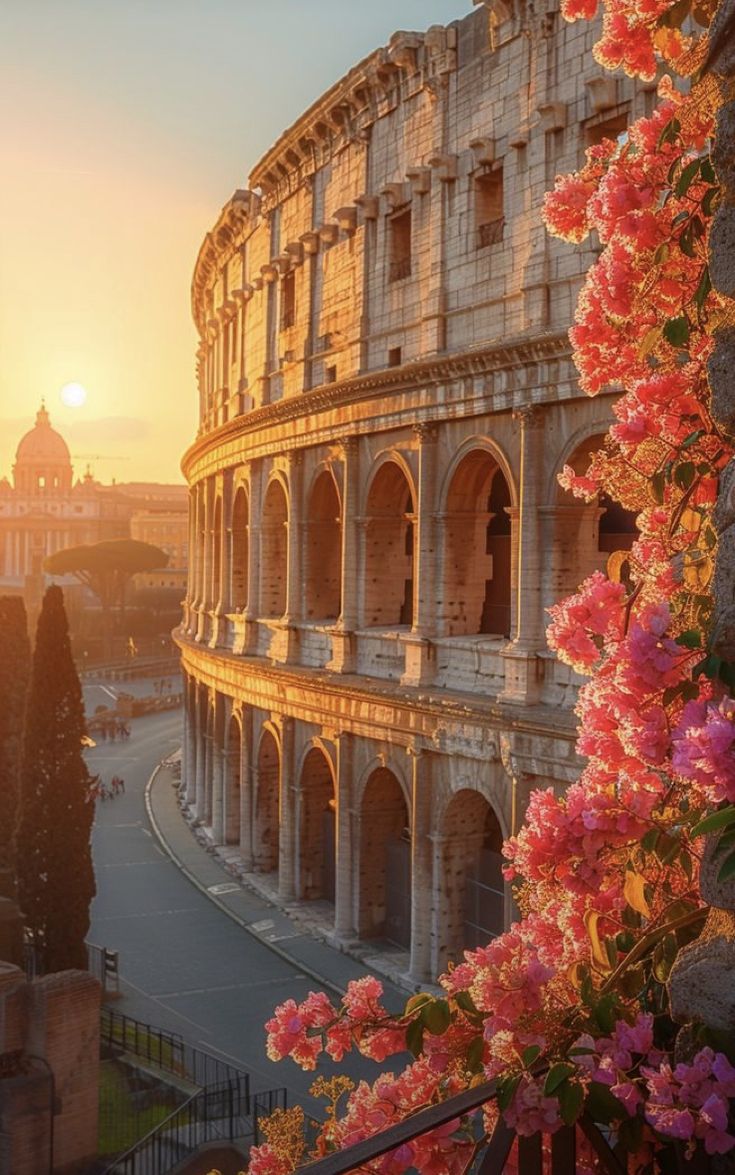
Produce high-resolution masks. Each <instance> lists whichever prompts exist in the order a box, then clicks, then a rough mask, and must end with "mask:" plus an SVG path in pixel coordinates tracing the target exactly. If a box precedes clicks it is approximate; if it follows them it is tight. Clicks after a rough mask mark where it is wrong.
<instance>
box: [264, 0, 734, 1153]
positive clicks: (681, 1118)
mask: <svg viewBox="0 0 735 1175" xmlns="http://www.w3.org/2000/svg"><path fill="white" fill-rule="evenodd" d="M603 7H604V11H603V17H602V36H601V38H600V40H599V41H598V43H597V45H596V47H595V51H594V52H595V57H596V59H597V61H598V62H600V63H601V64H603V65H604V66H606V67H608V68H610V69H618V68H622V69H624V70H625V71H626V72H627V73H628V74H630V75H632V76H637V77H640V78H642V79H644V80H649V81H650V80H651V79H653V78H654V77H655V76H656V74H657V73H658V72H659V67H660V65H661V64H662V63H663V64H664V66H665V67H668V68H669V69H670V70H671V71H672V73H675V74H676V75H678V77H679V79H680V80H679V81H678V82H677V81H674V80H672V78H671V77H669V76H664V77H663V79H662V80H661V81H660V82H659V97H660V101H659V105H658V107H657V109H656V110H655V111H654V112H653V113H652V114H651V115H650V116H649V117H646V118H643V119H640V120H639V121H638V122H636V123H635V124H633V125H632V126H631V127H630V128H629V129H628V132H627V133H626V134H625V135H624V136H622V137H621V138H620V139H618V140H617V141H615V142H613V141H610V140H607V141H604V142H603V143H602V144H601V145H599V146H595V147H592V148H590V149H589V150H588V152H587V160H586V163H585V165H584V167H583V168H582V169H581V171H580V172H579V173H578V174H577V175H575V176H571V177H570V176H567V177H563V178H559V179H557V181H556V185H555V187H554V190H553V192H551V193H549V195H548V197H547V199H546V204H545V210H544V216H545V220H546V224H547V227H548V229H549V231H550V232H551V233H552V234H554V235H556V236H558V237H561V238H562V239H564V240H566V241H569V242H572V243H579V242H581V241H583V240H584V239H585V237H587V236H588V235H589V234H590V233H595V234H596V236H597V238H598V240H599V242H600V244H601V246H602V249H601V252H600V255H599V258H598V260H597V261H596V262H595V264H594V265H593V267H592V268H591V270H590V271H589V273H588V275H587V279H586V282H585V285H584V288H583V289H582V292H581V295H580V298H579V302H578V307H577V314H576V319H575V323H574V326H573V327H572V329H571V331H570V340H571V343H572V347H573V352H574V359H575V362H576V366H577V369H578V372H579V381H580V385H581V387H582V388H583V390H584V391H585V392H587V393H588V394H589V395H595V394H596V393H598V392H600V391H602V390H603V389H606V390H609V389H610V388H611V387H614V388H616V389H619V391H620V395H619V397H618V399H617V402H616V404H615V408H614V416H615V420H614V423H613V425H612V427H611V429H610V431H609V434H608V437H607V439H606V443H605V446H604V448H603V449H602V450H601V451H600V452H599V453H598V454H596V455H595V456H594V457H593V459H592V462H591V465H590V467H589V468H588V469H587V470H586V471H585V472H584V473H579V472H575V471H574V470H572V469H571V468H566V469H565V470H564V473H563V475H562V477H561V479H560V480H561V482H562V484H563V485H564V486H565V487H566V488H567V489H569V490H571V491H572V492H573V493H575V494H577V495H578V496H581V497H585V498H587V499H589V500H592V499H594V497H595V495H597V494H598V493H600V492H603V491H604V492H605V493H607V494H609V495H610V496H611V497H612V498H613V499H615V500H617V501H619V502H621V503H622V504H623V505H624V506H625V507H626V508H628V509H632V510H635V511H636V512H637V516H638V531H639V536H638V539H637V541H636V542H635V543H634V545H633V548H632V550H631V551H630V552H628V553H626V554H625V556H624V558H623V559H620V558H618V559H617V560H611V563H610V568H609V572H608V575H607V576H606V575H603V574H602V573H599V572H598V573H596V574H595V575H593V576H591V577H590V578H589V579H588V580H586V581H585V583H583V584H582V585H581V587H580V589H579V591H578V593H577V594H576V595H575V596H573V597H572V598H571V599H568V600H565V601H564V602H563V603H561V604H559V605H558V606H556V607H555V608H553V609H551V626H550V629H549V643H550V645H551V647H552V648H553V649H554V650H555V651H556V654H557V656H558V657H559V658H560V659H561V660H563V661H565V662H567V663H568V664H569V665H570V666H572V667H573V668H574V669H575V670H577V671H578V672H580V673H583V674H586V675H589V680H588V681H587V683H586V684H584V685H583V687H582V688H581V689H580V691H579V699H578V706H577V713H578V717H579V741H578V751H579V753H580V755H582V756H584V758H585V759H586V765H585V767H584V769H583V771H582V774H581V776H580V778H579V779H578V781H577V782H576V783H575V784H574V785H573V786H571V787H569V789H568V790H567V792H566V794H565V795H564V796H563V797H561V798H559V797H556V796H554V794H553V793H552V792H551V791H538V792H535V793H534V794H533V795H532V796H531V800H530V804H529V807H528V811H527V815H526V821H525V824H524V826H523V827H522V828H521V830H520V832H519V833H518V835H517V836H515V837H513V838H512V839H511V840H509V841H508V842H507V844H506V845H505V849H504V852H505V855H506V859H507V868H506V877H507V879H508V880H509V881H510V882H511V883H512V884H513V885H514V887H515V896H516V900H517V903H518V906H519V908H520V911H521V918H520V921H518V922H517V923H516V924H514V925H513V926H512V927H511V929H510V930H508V931H507V932H506V933H505V934H503V935H502V936H500V937H499V938H497V939H495V940H494V941H493V942H491V943H490V944H489V945H488V946H486V947H482V948H480V949H478V950H475V951H471V952H467V953H466V954H465V958H464V960H463V961H462V962H461V963H459V964H457V965H456V966H453V967H451V968H450V970H449V971H448V973H447V974H446V975H444V976H442V977H441V978H440V983H441V985H442V987H443V988H444V995H443V997H442V998H435V997H433V996H430V995H428V994H427V995H424V994H422V995H418V996H414V997H412V998H411V999H410V1000H409V1001H408V1003H407V1005H406V1007H405V1010H404V1012H403V1014H402V1015H400V1016H390V1015H389V1014H388V1013H387V1012H386V1011H385V1009H384V1008H383V1006H382V1004H381V1002H380V996H381V987H380V984H379V982H378V981H377V980H374V979H368V980H361V981H360V982H359V983H357V984H352V985H350V989H349V992H348V995H347V997H346V998H345V1000H344V1003H343V1004H342V1006H341V1007H339V1008H337V1007H335V1006H333V1005H332V1004H331V1003H330V1002H329V1001H328V1000H327V998H326V997H325V996H317V995H310V996H309V998H308V999H307V1000H305V1001H304V1002H303V1003H301V1004H299V1005H297V1004H296V1003H295V1002H294V1001H288V1002H287V1003H286V1004H284V1005H283V1006H282V1007H281V1008H279V1009H278V1011H277V1012H276V1014H275V1015H274V1017H273V1019H272V1020H270V1021H269V1023H268V1026H267V1028H268V1052H269V1055H270V1056H271V1057H272V1058H274V1059H277V1058H281V1057H285V1056H291V1057H292V1058H293V1059H295V1060H296V1061H298V1062H299V1063H300V1064H301V1065H302V1066H303V1067H305V1068H312V1067H313V1066H314V1064H315V1062H316V1059H317V1057H318V1056H319V1055H320V1054H321V1052H322V1051H326V1052H327V1053H328V1054H329V1055H330V1056H331V1057H333V1058H336V1059H339V1058H341V1057H342V1056H343V1055H344V1053H345V1051H346V1050H347V1049H348V1048H351V1047H352V1048H356V1049H357V1050H359V1051H360V1052H361V1053H363V1054H364V1055H365V1056H368V1057H372V1058H374V1059H377V1060H381V1061H382V1060H384V1059H385V1058H387V1057H389V1056H392V1055H393V1056H396V1057H397V1056H398V1054H401V1053H404V1052H405V1050H406V1049H408V1050H409V1051H410V1052H411V1053H413V1056H414V1060H413V1062H412V1063H409V1064H408V1065H405V1064H403V1063H402V1062H400V1063H399V1066H397V1067H396V1068H397V1069H398V1071H397V1072H394V1073H387V1074H385V1075H384V1076H382V1077H381V1078H379V1079H378V1080H377V1081H376V1082H375V1083H374V1084H373V1085H372V1086H370V1085H368V1084H367V1083H365V1082H363V1083H361V1084H360V1085H359V1086H358V1087H357V1088H355V1089H351V1090H343V1091H342V1092H343V1093H344V1095H345V1101H344V1104H343V1105H342V1106H341V1107H340V1108H339V1109H338V1108H337V1107H336V1102H335V1101H334V1100H333V1102H332V1106H331V1110H330V1113H329V1115H328V1119H327V1123H326V1125H325V1126H324V1128H323V1130H322V1132H321V1136H320V1138H319V1140H318V1142H317V1144H316V1148H315V1150H314V1151H312V1152H311V1153H313V1154H323V1153H326V1152H328V1151H329V1150H332V1149H335V1148H342V1147H344V1146H346V1145H349V1144H350V1143H352V1142H355V1141H357V1140H360V1139H363V1138H365V1137H367V1136H369V1135H371V1134H374V1133H376V1132H378V1131H380V1130H381V1129H383V1128H385V1127H386V1126H387V1125H389V1124H391V1123H393V1122H395V1121H396V1120H398V1119H400V1118H402V1117H405V1116H406V1115H408V1114H410V1113H413V1112H415V1111H416V1110H418V1109H420V1108H423V1107H425V1106H428V1105H431V1104H432V1103H436V1102H438V1101H441V1100H443V1099H446V1098H447V1097H449V1096H451V1095H452V1094H453V1093H456V1092H458V1091H460V1090H463V1089H466V1088H467V1087H468V1086H469V1085H470V1084H472V1083H473V1082H474V1081H476V1080H479V1079H481V1078H483V1077H488V1078H495V1079H496V1080H497V1089H498V1096H497V1098H496V1099H495V1100H494V1101H493V1102H491V1103H488V1105H487V1106H486V1107H485V1110H484V1125H485V1129H486V1131H487V1132H488V1133H489V1132H491V1131H492V1129H493V1127H494V1125H495V1122H496V1120H497V1116H498V1114H499V1113H502V1114H504V1116H505V1119H506V1122H507V1123H508V1125H510V1126H512V1127H513V1128H514V1129H515V1130H516V1131H517V1133H519V1134H521V1135H523V1134H532V1133H536V1132H539V1131H542V1132H545V1133H553V1132H554V1131H555V1130H557V1129H558V1128H559V1127H560V1126H561V1125H563V1124H571V1123H574V1122H575V1121H576V1120H577V1119H578V1118H579V1117H580V1116H581V1115H582V1114H583V1113H585V1114H586V1115H587V1116H588V1117H590V1118H591V1119H592V1120H593V1121H595V1122H597V1123H599V1124H602V1125H603V1126H604V1128H605V1130H606V1132H607V1135H608V1137H609V1138H611V1140H614V1141H617V1143H618V1144H619V1145H620V1147H622V1148H623V1149H626V1150H627V1151H628V1152H629V1153H630V1155H631V1156H632V1160H631V1161H632V1165H631V1168H630V1169H631V1170H639V1171H643V1170H655V1169H657V1166H656V1164H657V1163H658V1162H659V1161H660V1159H661V1158H662V1154H663V1152H665V1151H666V1150H667V1148H669V1149H670V1148H671V1147H673V1146H678V1147H680V1148H682V1147H683V1148H684V1151H683V1153H684V1155H685V1157H691V1155H692V1154H693V1153H694V1149H695V1147H697V1146H699V1147H701V1148H703V1149H704V1151H705V1152H706V1154H708V1155H711V1154H718V1153H724V1152H726V1151H729V1150H731V1149H732V1148H733V1147H735V1131H733V1130H732V1129H731V1125H730V1121H729V1106H730V1099H731V1098H733V1097H735V1070H734V1069H733V1067H732V1066H731V1064H730V1061H729V1059H728V1057H727V1056H726V1055H725V1054H724V1053H723V1052H722V1051H721V1049H719V1048H718V1047H717V1043H716V1042H714V1041H710V1040H708V1039H707V1033H706V1031H705V1030H704V1029H702V1030H701V1033H700V1034H699V1036H697V1034H696V1033H694V1034H693V1036H692V1039H691V1040H690V1044H689V1049H688V1052H686V1055H684V1056H682V1057H680V1056H678V1055H676V1056H675V1053H674V1045H675V1038H676V1033H677V1026H676V1025H675V1024H674V1023H673V1021H672V1020H671V1019H670V1017H669V1015H668V996H667V991H666V986H665V984H666V979H667V977H668V974H669V972H670V970H671V966H672V964H673V962H674V960H675V959H676V956H677V953H678V951H679V950H680V948H681V947H682V946H683V945H685V944H686V943H688V942H690V941H691V940H692V939H693V938H694V937H696V935H697V934H698V932H699V929H700V927H701V925H702V922H703V918H704V915H705V913H706V910H705V908H704V907H703V905H702V901H701V898H700V897H699V894H698V889H697V872H698V860H699V857H700V856H701V849H702V841H701V835H700V834H701V832H702V830H703V829H705V828H708V827H711V826H712V818H711V817H706V815H705V814H706V813H707V811H708V810H709V809H711V808H712V806H713V805H717V804H719V803H720V802H721V801H730V802H731V803H735V750H734V749H733V748H734V746H735V726H734V725H733V715H734V713H735V702H733V700H732V697H731V696H730V692H729V690H731V689H733V688H735V671H734V670H733V668H732V667H731V666H729V665H727V664H725V663H723V662H722V661H721V660H720V658H718V657H717V656H715V655H714V654H713V653H712V652H711V650H710V649H709V647H708V640H709V632H710V613H711V592H710V581H711V576H712V567H713V559H714V549H715V546H716V535H715V531H714V528H713V525H712V509H713V504H714V501H715V497H716V492H717V484H718V476H719V473H720V471H721V470H722V469H723V467H724V465H725V464H726V463H727V461H728V460H730V458H731V456H732V452H731V447H730V445H729V443H728V441H727V439H726V438H724V437H723V436H722V435H720V433H719V431H718V429H717V427H716V425H715V423H714V422H713V420H712V418H711V415H710V412H709V407H708V405H709V389H708V384H707V378H706V362H707V358H708V356H709V355H710V353H711V350H712V346H713V339H712V335H713V332H714V330H715V329H716V328H717V327H718V326H719V325H721V324H722V323H723V322H724V321H727V314H728V308H727V307H726V306H724V305H723V302H722V299H720V298H719V296H718V295H717V294H716V293H715V292H713V290H712V288H711V285H710V281H709V272H708V266H707V241H708V234H709V225H710V222H711V218H712V215H713V212H714V210H715V208H716V206H717V202H718V199H719V188H718V184H717V177H716V175H715V172H714V169H713V166H712V163H711V161H710V158H709V152H708V142H709V138H710V136H711V134H712V130H713V126H714V118H715V115H716V112H717V109H718V106H719V104H720V92H719V88H718V84H717V82H716V80H715V79H714V78H713V77H712V75H711V74H709V73H704V74H700V73H699V72H697V71H698V70H699V69H700V66H701V63H702V61H703V60H704V56H705V53H706V46H707V28H708V26H709V24H710V22H711V19H712V17H713V14H714V10H715V7H716V4H715V3H714V0H703V2H701V3H698V4H694V3H691V4H690V3H689V0H606V3H605V4H604V6H603ZM596 10H597V4H596V2H595V0H562V13H563V15H564V16H565V18H566V19H567V20H577V19H584V20H589V19H591V18H592V17H593V16H594V15H595V13H596ZM685 23H686V28H687V29H688V30H689V31H688V32H687V33H685V32H684V31H682V29H683V26H684V25H685ZM697 26H699V28H698V27H697ZM615 569H617V570H616V571H615ZM613 572H615V573H613ZM729 812H730V810H729V809H728V813H729ZM726 815H727V814H726ZM720 817H722V813H718V817H717V818H718V820H720ZM727 818H728V819H729V816H727ZM708 821H709V823H708ZM720 823H721V824H722V823H723V821H722V820H720ZM731 823H732V824H735V808H733V809H732V819H731ZM733 835H735V834H733ZM730 868H731V871H732V867H730ZM286 1133H287V1143H286V1144H284V1145H283V1146H280V1147H279V1144H278V1142H277V1140H276V1139H275V1134H274V1137H273V1138H270V1139H269V1142H268V1143H266V1144H265V1145H264V1146H262V1147H260V1148H259V1150H258V1151H257V1152H255V1153H254V1155H253V1158H252V1161H251V1166H250V1170H251V1172H252V1173H253V1175H285V1173H286V1172H288V1171H292V1170H293V1169H294V1167H295V1165H296V1162H297V1160H296V1159H294V1144H293V1132H292V1131H290V1132H288V1131H287V1132H286ZM476 1142H477V1138H476V1132H475V1133H474V1134H473V1124H472V1123H470V1122H468V1121H461V1120H460V1121H456V1122H453V1123H451V1124H450V1126H448V1127H443V1128H442V1129H441V1130H436V1131H434V1132H432V1133H431V1134H429V1135H425V1136H423V1137H421V1138H418V1139H415V1140H413V1142H411V1143H410V1144H406V1145H405V1146H403V1147H401V1148H399V1149H398V1150H395V1151H393V1152H392V1153H391V1154H389V1155H388V1156H386V1157H383V1158H381V1159H379V1160H375V1161H374V1163H373V1165H372V1166H367V1167H361V1170H365V1171H368V1170H370V1171H374V1172H384V1173H387V1172H390V1173H391V1175H393V1173H395V1175H398V1173H399V1172H403V1171H409V1170H418V1171H421V1172H424V1173H426V1172H429V1173H431V1172H434V1173H436V1175H440V1173H453V1172H461V1171H464V1170H466V1169H467V1168H468V1165H469V1164H470V1162H471V1161H472V1159H473V1157H474V1154H475V1153H476V1152H475V1145H476ZM303 1153H304V1154H305V1153H306V1151H304V1152H303ZM583 1165H584V1164H583ZM593 1168H594V1160H590V1165H589V1169H593ZM585 1169H588V1167H585Z"/></svg>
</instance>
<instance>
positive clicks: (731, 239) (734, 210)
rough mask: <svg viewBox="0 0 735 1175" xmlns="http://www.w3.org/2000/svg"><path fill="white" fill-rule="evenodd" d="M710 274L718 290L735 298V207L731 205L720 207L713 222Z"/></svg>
mask: <svg viewBox="0 0 735 1175" xmlns="http://www.w3.org/2000/svg"><path fill="white" fill-rule="evenodd" d="M709 272H710V277H711V279H712V285H713V286H714V288H715V289H716V290H718V291H719V292H720V293H721V294H725V295H726V297H728V298H733V297H735V206H733V205H731V204H722V205H720V207H719V208H718V210H717V212H716V214H715V218H714V220H713V222H712V229H711V231H710V239H709Z"/></svg>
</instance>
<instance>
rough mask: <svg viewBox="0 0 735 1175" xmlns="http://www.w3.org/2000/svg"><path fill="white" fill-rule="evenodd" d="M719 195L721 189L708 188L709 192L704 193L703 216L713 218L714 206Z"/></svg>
mask: <svg viewBox="0 0 735 1175" xmlns="http://www.w3.org/2000/svg"><path fill="white" fill-rule="evenodd" d="M719 195H720V188H719V187H716V188H708V189H707V191H706V192H705V193H704V198H703V200H702V214H703V215H704V216H711V215H712V212H713V207H712V206H713V204H714V202H715V200H716V199H717V197H718V196H719Z"/></svg>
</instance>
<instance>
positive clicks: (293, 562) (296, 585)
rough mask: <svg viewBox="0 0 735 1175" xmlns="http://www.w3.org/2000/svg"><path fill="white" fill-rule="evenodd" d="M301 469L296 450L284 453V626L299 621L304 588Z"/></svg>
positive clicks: (302, 465) (299, 454)
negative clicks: (285, 539) (285, 513)
mask: <svg viewBox="0 0 735 1175" xmlns="http://www.w3.org/2000/svg"><path fill="white" fill-rule="evenodd" d="M303 469H304V456H303V453H302V452H301V451H300V450H296V451H291V452H289V454H288V488H289V499H290V500H289V503H288V570H287V578H286V614H285V616H284V617H283V620H284V623H285V624H293V623H295V622H298V621H299V620H301V617H302V612H303V603H302V601H303V592H304V585H303V582H302V575H301V552H302V548H303V542H302V534H301V531H302V527H303V484H302V483H303Z"/></svg>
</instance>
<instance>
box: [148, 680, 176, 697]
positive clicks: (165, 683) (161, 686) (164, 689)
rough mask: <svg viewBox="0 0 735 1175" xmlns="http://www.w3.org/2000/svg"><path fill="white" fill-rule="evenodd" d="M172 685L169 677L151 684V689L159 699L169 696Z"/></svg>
mask: <svg viewBox="0 0 735 1175" xmlns="http://www.w3.org/2000/svg"><path fill="white" fill-rule="evenodd" d="M173 684H174V683H173V681H172V680H171V678H170V677H162V678H161V679H160V680H157V681H154V682H153V689H154V690H155V692H156V693H157V694H158V695H159V697H163V695H164V694H170V693H171V692H172V691H173Z"/></svg>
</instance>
